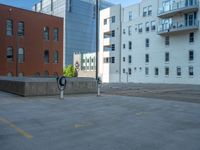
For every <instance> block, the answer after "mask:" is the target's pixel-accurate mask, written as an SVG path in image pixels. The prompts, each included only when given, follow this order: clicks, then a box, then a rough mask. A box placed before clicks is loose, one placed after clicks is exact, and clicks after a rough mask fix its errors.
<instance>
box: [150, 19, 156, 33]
mask: <svg viewBox="0 0 200 150" xmlns="http://www.w3.org/2000/svg"><path fill="white" fill-rule="evenodd" d="M151 30H152V31H155V30H156V22H155V21H151Z"/></svg>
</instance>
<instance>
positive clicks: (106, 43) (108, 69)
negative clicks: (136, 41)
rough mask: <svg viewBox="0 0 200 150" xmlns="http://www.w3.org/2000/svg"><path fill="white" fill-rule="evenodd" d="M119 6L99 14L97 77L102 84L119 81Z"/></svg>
mask: <svg viewBox="0 0 200 150" xmlns="http://www.w3.org/2000/svg"><path fill="white" fill-rule="evenodd" d="M120 20H121V6H120V5H116V6H112V7H110V8H107V9H104V10H102V11H101V12H100V37H99V43H100V44H99V45H100V47H99V56H100V57H99V76H100V77H101V78H102V80H103V82H119V81H120V71H121V70H120V55H121V54H120V49H121V39H120V37H121V21H120Z"/></svg>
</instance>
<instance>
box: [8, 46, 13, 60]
mask: <svg viewBox="0 0 200 150" xmlns="http://www.w3.org/2000/svg"><path fill="white" fill-rule="evenodd" d="M7 61H13V48H12V47H8V48H7Z"/></svg>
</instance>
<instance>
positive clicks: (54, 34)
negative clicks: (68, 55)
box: [53, 28, 59, 41]
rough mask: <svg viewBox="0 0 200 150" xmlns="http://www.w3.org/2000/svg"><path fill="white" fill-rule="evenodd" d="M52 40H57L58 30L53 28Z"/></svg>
mask: <svg viewBox="0 0 200 150" xmlns="http://www.w3.org/2000/svg"><path fill="white" fill-rule="evenodd" d="M53 40H54V41H58V40H59V29H58V28H54V29H53Z"/></svg>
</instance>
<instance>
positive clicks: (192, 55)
mask: <svg viewBox="0 0 200 150" xmlns="http://www.w3.org/2000/svg"><path fill="white" fill-rule="evenodd" d="M193 60H194V51H192V50H190V51H189V61H193Z"/></svg>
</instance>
